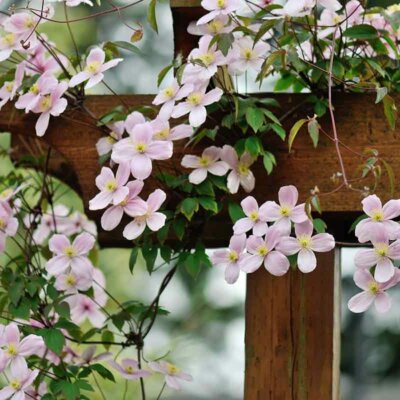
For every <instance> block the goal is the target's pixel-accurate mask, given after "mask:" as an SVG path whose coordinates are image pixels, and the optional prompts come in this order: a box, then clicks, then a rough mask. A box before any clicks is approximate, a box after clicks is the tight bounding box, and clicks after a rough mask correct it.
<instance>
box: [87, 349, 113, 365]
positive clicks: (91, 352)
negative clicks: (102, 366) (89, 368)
mask: <svg viewBox="0 0 400 400" xmlns="http://www.w3.org/2000/svg"><path fill="white" fill-rule="evenodd" d="M95 354H96V346H89V347H87V348H86V349H85V350H84V351H83V352H82V354H81V355H80V358H81V359H82V364H83V365H85V364H86V365H88V364H94V363H98V362H99V361H104V360H108V359H109V358H111V357H112V356H113V353H111V352H110V351H106V352H103V353H99V354H97V355H96V356H95Z"/></svg>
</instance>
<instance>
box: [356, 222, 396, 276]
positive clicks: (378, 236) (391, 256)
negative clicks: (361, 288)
mask: <svg viewBox="0 0 400 400" xmlns="http://www.w3.org/2000/svg"><path fill="white" fill-rule="evenodd" d="M371 236H372V239H371V241H372V244H373V246H374V247H373V249H363V250H359V251H358V252H357V253H356V255H355V256H354V263H355V265H356V267H358V268H372V267H375V266H376V268H375V274H374V277H375V280H376V281H377V282H379V283H384V282H387V281H389V280H390V279H391V278H393V276H394V274H395V271H396V269H395V267H394V265H393V261H394V260H396V261H397V260H400V240H396V241H394V242H393V243H391V244H389V235H388V233H387V231H386V229H385V228H384V227H383V226H377V227H375V228H374V231H373V232H372V235H371Z"/></svg>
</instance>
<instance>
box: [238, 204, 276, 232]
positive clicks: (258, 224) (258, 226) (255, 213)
mask: <svg viewBox="0 0 400 400" xmlns="http://www.w3.org/2000/svg"><path fill="white" fill-rule="evenodd" d="M240 205H241V206H242V209H243V212H244V213H245V215H246V217H244V218H241V219H239V220H238V221H236V222H235V225H233V232H234V233H235V235H240V234H242V233H246V232H248V231H250V230H251V229H252V230H253V234H254V235H255V236H263V235H265V234H266V233H267V230H268V225H267V216H266V213H265V204H263V205H261V207H258V204H257V200H256V199H255V198H254V197H252V196H248V197H246V198H245V199H244V200H242V202H241V203H240Z"/></svg>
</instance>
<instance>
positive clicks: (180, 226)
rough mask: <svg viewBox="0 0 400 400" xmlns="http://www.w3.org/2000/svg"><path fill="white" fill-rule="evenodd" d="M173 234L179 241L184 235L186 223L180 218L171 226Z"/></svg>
mask: <svg viewBox="0 0 400 400" xmlns="http://www.w3.org/2000/svg"><path fill="white" fill-rule="evenodd" d="M172 226H173V228H174V231H175V234H176V236H177V238H178V239H179V240H182V239H183V236H184V235H185V226H186V222H185V220H184V219H182V218H180V219H177V220H175V222H174V223H173V224H172Z"/></svg>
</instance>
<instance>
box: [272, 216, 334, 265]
mask: <svg viewBox="0 0 400 400" xmlns="http://www.w3.org/2000/svg"><path fill="white" fill-rule="evenodd" d="M294 228H295V233H296V238H293V237H290V236H287V237H282V238H281V240H280V242H279V244H278V246H277V250H279V251H280V252H282V253H283V254H285V255H287V256H290V255H293V254H297V253H298V257H297V265H298V267H299V270H300V271H301V272H304V273H308V272H311V271H314V269H315V268H316V266H317V258H316V257H315V253H324V252H327V251H331V250H332V249H333V248H334V247H335V239H334V238H333V236H332V235H330V234H329V233H318V234H317V235H314V236H313V235H312V234H313V230H314V227H313V224H312V222H311V221H309V220H306V221H304V222H302V223H300V224H295V227H294Z"/></svg>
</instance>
